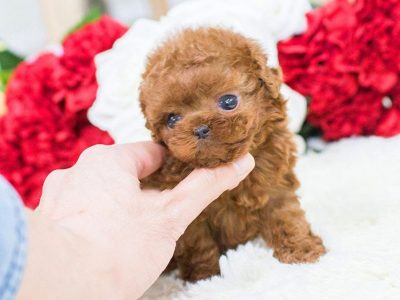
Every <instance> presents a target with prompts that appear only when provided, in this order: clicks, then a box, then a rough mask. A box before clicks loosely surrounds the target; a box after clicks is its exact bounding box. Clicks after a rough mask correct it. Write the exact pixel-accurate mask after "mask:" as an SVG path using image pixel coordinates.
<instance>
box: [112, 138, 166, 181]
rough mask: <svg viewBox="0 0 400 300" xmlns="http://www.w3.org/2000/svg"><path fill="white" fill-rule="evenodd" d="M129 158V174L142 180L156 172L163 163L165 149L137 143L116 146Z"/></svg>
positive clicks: (153, 144) (155, 145)
mask: <svg viewBox="0 0 400 300" xmlns="http://www.w3.org/2000/svg"><path fill="white" fill-rule="evenodd" d="M117 147H118V148H119V149H120V151H123V152H124V153H125V154H126V155H127V156H129V157H130V158H131V161H130V162H129V167H130V170H129V171H130V172H131V173H132V174H133V175H135V176H137V178H139V179H142V178H144V177H146V176H149V175H150V174H152V173H154V172H155V171H156V170H158V169H159V168H160V167H161V165H162V164H163V162H164V158H165V149H164V148H163V147H162V146H160V145H159V144H156V143H154V142H138V143H132V144H121V145H117Z"/></svg>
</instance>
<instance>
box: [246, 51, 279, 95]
mask: <svg viewBox="0 0 400 300" xmlns="http://www.w3.org/2000/svg"><path fill="white" fill-rule="evenodd" d="M249 48H250V53H251V57H252V60H253V65H254V68H255V69H256V70H255V71H256V76H258V79H259V81H260V84H261V85H262V86H264V87H265V88H266V89H267V90H268V92H269V93H270V95H271V97H272V98H274V99H278V98H279V93H280V88H281V84H282V79H281V74H280V71H279V70H278V69H275V68H270V67H268V65H267V56H266V55H265V54H264V53H263V52H262V51H261V49H260V48H259V47H257V46H255V45H252V44H250V45H249Z"/></svg>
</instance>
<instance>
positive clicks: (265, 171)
mask: <svg viewBox="0 0 400 300" xmlns="http://www.w3.org/2000/svg"><path fill="white" fill-rule="evenodd" d="M279 88H280V81H279V78H278V76H277V75H276V73H275V72H274V71H273V70H271V69H269V68H268V67H267V66H266V57H265V55H264V54H263V52H262V50H261V49H260V47H259V46H258V45H257V44H256V43H255V42H253V41H251V40H248V39H246V38H244V37H243V36H241V35H238V34H236V33H233V32H231V31H228V30H222V29H215V28H208V29H198V30H186V31H184V32H182V33H181V34H179V35H178V36H176V37H174V38H172V39H171V40H169V41H167V43H165V44H164V45H163V46H162V47H160V48H159V49H158V50H156V52H155V53H153V54H152V55H151V56H150V58H149V63H148V66H147V70H146V72H145V74H144V81H143V84H142V87H141V97H140V100H141V105H142V110H143V112H144V114H145V116H146V119H147V126H148V127H149V128H150V130H151V131H152V133H153V137H154V139H155V140H156V141H157V142H160V143H162V144H164V145H165V146H166V147H167V148H168V149H169V155H168V157H167V160H166V163H165V164H164V166H163V167H162V168H161V169H160V170H159V171H158V172H156V173H155V174H153V175H152V176H150V177H148V178H147V179H145V180H144V181H143V186H144V187H153V188H158V189H170V188H173V187H174V186H175V185H176V184H177V183H179V182H180V181H181V180H182V179H183V178H185V177H186V176H187V175H188V174H189V173H190V172H191V171H192V170H193V169H194V168H196V167H216V166H218V165H220V164H223V163H229V162H231V161H233V160H235V159H237V158H238V157H240V156H241V155H243V154H245V153H246V152H250V153H251V154H252V155H253V156H254V158H255V162H256V166H255V169H254V170H253V171H252V172H251V173H250V175H249V176H248V177H247V178H246V179H245V180H244V181H243V182H242V183H240V184H239V185H238V186H237V187H236V188H235V189H233V190H231V191H227V192H225V193H224V194H222V195H221V196H220V197H219V198H218V199H217V200H216V201H214V202H213V203H212V204H211V205H209V206H208V207H207V208H206V209H205V210H204V211H203V213H202V214H201V215H200V216H199V217H198V218H196V220H195V221H194V222H193V223H192V224H191V225H190V226H189V227H188V228H187V230H186V231H185V233H184V234H183V235H182V236H181V238H180V239H179V241H178V243H177V247H176V251H175V255H174V259H173V261H172V262H171V266H173V265H174V264H175V263H176V264H177V266H178V268H179V270H180V272H181V276H182V278H184V279H186V280H190V281H195V280H199V279H203V278H206V277H209V276H211V275H215V274H218V273H219V265H218V261H219V257H220V255H221V254H222V253H224V252H225V251H226V250H227V249H230V248H235V247H236V246H237V245H238V244H241V243H244V242H246V241H249V240H251V239H254V238H255V237H257V236H258V235H261V236H262V237H263V238H264V240H265V241H266V243H267V244H268V245H269V246H271V247H272V248H273V249H274V256H275V257H277V258H278V259H279V260H280V261H282V262H286V263H300V262H312V261H315V260H317V259H318V258H319V256H320V255H322V254H323V253H325V248H324V246H323V245H322V241H321V239H320V238H319V237H317V236H315V235H314V234H313V233H312V232H311V230H310V226H309V224H308V223H307V221H306V219H305V217H304V212H303V210H302V209H301V207H300V204H299V201H298V199H297V196H296V194H295V192H296V189H297V188H298V185H299V184H298V181H297V179H296V176H295V174H294V172H293V168H294V164H295V161H296V151H295V146H294V144H293V141H292V134H291V133H290V132H289V130H288V128H287V117H286V107H285V101H284V99H283V98H282V96H281V95H280V93H279ZM215 184H218V183H217V182H216V183H215Z"/></svg>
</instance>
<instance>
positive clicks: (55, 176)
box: [43, 170, 67, 190]
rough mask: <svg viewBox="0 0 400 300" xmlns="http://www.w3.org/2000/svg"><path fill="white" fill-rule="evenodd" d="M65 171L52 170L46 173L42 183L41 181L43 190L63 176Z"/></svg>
mask: <svg viewBox="0 0 400 300" xmlns="http://www.w3.org/2000/svg"><path fill="white" fill-rule="evenodd" d="M66 172H67V171H66V170H54V171H52V172H51V173H50V174H49V175H47V177H46V179H45V181H44V183H43V190H45V189H46V188H48V187H49V186H51V185H53V184H55V183H58V182H60V181H61V180H62V179H63V178H64V176H65V173H66Z"/></svg>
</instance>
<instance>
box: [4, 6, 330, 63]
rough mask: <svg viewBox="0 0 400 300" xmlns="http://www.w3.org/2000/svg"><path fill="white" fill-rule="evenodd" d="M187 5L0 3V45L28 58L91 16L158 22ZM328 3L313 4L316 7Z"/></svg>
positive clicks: (127, 21)
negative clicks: (181, 6)
mask: <svg viewBox="0 0 400 300" xmlns="http://www.w3.org/2000/svg"><path fill="white" fill-rule="evenodd" d="M184 1H185V0H68V1H65V0H11V1H10V0H0V43H1V44H2V45H3V47H4V45H7V47H8V48H9V49H10V50H12V51H13V52H14V53H17V54H19V55H21V56H29V55H33V54H36V53H38V52H39V51H41V50H43V49H44V48H45V47H46V46H48V45H51V44H57V43H59V42H60V41H61V39H62V38H63V36H64V35H65V33H66V32H68V31H69V30H70V29H71V28H72V27H73V26H74V25H75V24H77V23H78V22H79V21H80V20H82V19H83V18H84V17H85V16H88V15H89V16H90V14H91V13H92V14H97V13H99V12H100V13H107V14H109V15H111V16H113V17H114V18H116V19H117V20H119V21H121V22H122V23H124V24H126V25H130V24H132V23H133V22H134V21H135V20H136V19H137V18H140V17H147V18H154V19H158V18H160V16H162V15H163V14H165V13H166V12H167V11H168V9H169V8H171V7H173V6H175V5H177V4H179V3H181V2H184ZM243 1H245V0H243ZM326 1H327V0H311V2H312V3H313V4H315V5H317V4H321V3H323V2H326ZM0 47H1V46H0Z"/></svg>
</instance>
